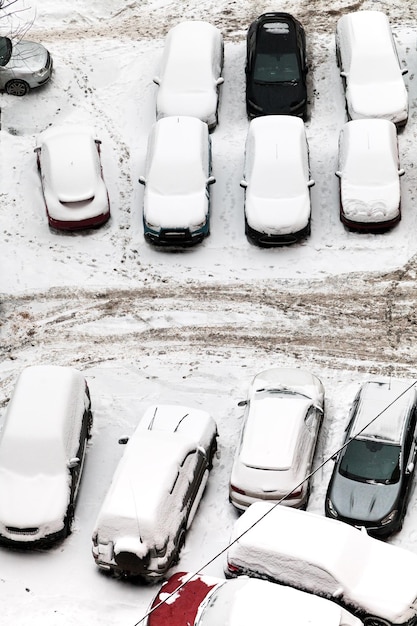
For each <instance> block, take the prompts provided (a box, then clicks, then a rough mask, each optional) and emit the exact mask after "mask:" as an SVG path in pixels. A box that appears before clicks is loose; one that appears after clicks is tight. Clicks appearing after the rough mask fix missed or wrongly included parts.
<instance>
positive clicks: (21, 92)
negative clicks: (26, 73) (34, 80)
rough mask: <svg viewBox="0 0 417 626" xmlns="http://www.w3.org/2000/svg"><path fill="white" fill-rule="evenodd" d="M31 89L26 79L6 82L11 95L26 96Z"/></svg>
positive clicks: (7, 90) (7, 91)
mask: <svg viewBox="0 0 417 626" xmlns="http://www.w3.org/2000/svg"><path fill="white" fill-rule="evenodd" d="M28 91H29V85H28V84H27V83H26V82H25V81H24V80H17V79H14V80H9V82H8V83H7V84H6V93H8V94H9V95H10V96H25V95H26V94H27V92H28Z"/></svg>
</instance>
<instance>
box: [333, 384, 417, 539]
mask: <svg viewBox="0 0 417 626" xmlns="http://www.w3.org/2000/svg"><path fill="white" fill-rule="evenodd" d="M416 404H417V391H416V388H415V387H414V386H413V385H411V384H410V383H404V382H399V381H396V382H394V381H391V382H376V381H369V382H367V383H365V384H364V385H362V387H361V388H360V390H359V393H358V394H357V396H356V398H355V400H354V402H353V405H352V408H351V414H350V421H349V424H348V427H347V429H346V436H345V443H346V442H347V445H345V447H344V448H343V449H342V450H341V452H340V453H339V454H338V455H337V457H336V464H335V466H334V469H333V474H332V477H331V479H330V483H329V487H328V490H327V495H326V505H325V509H326V515H327V516H328V517H333V518H336V519H339V520H342V521H344V522H347V523H349V524H353V525H354V526H358V527H359V526H360V527H365V528H366V530H367V531H368V533H369V534H371V535H374V536H378V537H387V536H388V535H390V534H392V533H393V532H395V531H398V530H400V528H401V526H402V523H403V518H404V515H405V513H406V507H407V500H408V496H409V492H410V486H411V482H412V476H413V474H414V470H415V460H416V451H417V447H416ZM375 418H376V419H375Z"/></svg>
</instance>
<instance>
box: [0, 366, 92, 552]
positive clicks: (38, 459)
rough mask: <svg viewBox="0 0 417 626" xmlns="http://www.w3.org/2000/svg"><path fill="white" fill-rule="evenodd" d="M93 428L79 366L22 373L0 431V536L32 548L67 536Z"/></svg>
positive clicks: (2, 538)
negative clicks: (77, 368)
mask: <svg viewBox="0 0 417 626" xmlns="http://www.w3.org/2000/svg"><path fill="white" fill-rule="evenodd" d="M91 426H92V413H91V400H90V393H89V390H88V386H87V382H86V380H85V378H84V376H83V375H82V374H81V372H79V371H78V370H76V369H74V368H72V367H63V366H58V365H33V366H29V367H26V368H25V369H24V370H23V371H22V372H21V374H20V376H19V378H18V381H17V383H16V385H15V388H14V390H13V394H12V396H11V398H10V401H9V404H8V406H7V410H6V415H5V418H4V424H3V429H2V432H1V437H0V493H1V497H0V541H1V542H2V543H5V544H8V545H12V546H16V545H19V544H20V545H21V546H27V547H31V546H35V545H38V544H40V543H46V542H52V541H53V540H56V539H58V538H62V537H65V536H66V535H68V534H69V533H70V532H71V523H72V519H73V515H74V508H75V503H76V498H77V493H78V488H79V485H80V481H81V475H82V470H83V467H84V459H85V453H86V446H87V440H88V438H89V436H90V430H91Z"/></svg>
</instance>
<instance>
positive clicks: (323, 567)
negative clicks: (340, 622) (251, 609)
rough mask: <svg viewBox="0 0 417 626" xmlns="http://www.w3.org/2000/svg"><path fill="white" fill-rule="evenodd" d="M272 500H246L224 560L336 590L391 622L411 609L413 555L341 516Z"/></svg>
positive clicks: (317, 589) (300, 584)
mask: <svg viewBox="0 0 417 626" xmlns="http://www.w3.org/2000/svg"><path fill="white" fill-rule="evenodd" d="M272 506H273V505H270V504H268V503H264V502H262V503H255V504H252V505H251V506H250V507H249V509H248V510H247V511H245V513H243V515H242V516H241V517H240V518H239V519H238V520H237V521H236V522H235V526H234V530H233V533H232V535H231V540H234V539H236V538H237V537H239V536H240V535H241V534H242V533H245V534H243V536H242V537H240V539H239V540H238V541H237V542H236V543H234V544H233V545H232V546H231V547H230V548H229V549H228V551H227V562H228V563H230V564H231V565H237V566H239V567H243V568H246V569H247V570H249V571H251V572H253V573H255V574H257V575H258V576H262V575H264V576H265V575H266V576H269V577H271V578H275V580H277V581H280V582H282V583H285V584H290V585H291V586H294V587H297V588H300V589H306V590H308V591H310V592H314V593H322V594H326V595H327V596H328V597H332V596H333V595H334V594H336V593H338V595H340V594H339V590H342V596H341V597H342V598H343V601H344V603H346V604H347V605H352V606H356V607H358V608H359V607H360V608H364V609H365V610H366V611H367V612H368V613H369V614H371V615H378V616H380V617H383V618H385V619H387V620H389V621H391V622H393V623H397V624H401V623H403V622H406V621H407V620H408V619H410V618H411V616H413V615H415V614H416V612H417V605H415V604H414V603H415V600H416V598H417V585H416V582H415V579H414V578H413V574H412V572H413V571H414V570H415V567H416V565H417V555H415V554H414V553H412V552H409V551H406V550H402V549H400V548H397V547H396V546H391V545H389V544H387V543H383V542H381V541H379V540H378V539H373V538H371V537H369V536H368V535H367V534H366V533H364V532H362V531H360V530H357V529H356V528H354V527H352V526H349V525H348V524H345V523H343V522H339V521H336V520H333V519H330V518H327V517H325V518H323V517H322V516H319V515H316V514H313V513H309V512H305V511H299V510H296V509H291V508H289V507H282V506H279V505H278V506H277V505H275V508H273V509H272V508H271V507H272ZM265 514H267V515H266V516H265V517H263V516H264V515H265ZM261 517H263V519H260V518H261ZM258 520H260V521H259V522H258ZM256 522H258V523H256ZM254 523H255V525H254V526H253V524H254ZM252 526H253V527H252ZM277 528H279V532H277ZM245 531H248V532H245ZM312 538H314V541H312ZM359 560H360V563H361V566H360V568H358V566H357V563H358V561H359ZM387 564H389V567H388V568H387Z"/></svg>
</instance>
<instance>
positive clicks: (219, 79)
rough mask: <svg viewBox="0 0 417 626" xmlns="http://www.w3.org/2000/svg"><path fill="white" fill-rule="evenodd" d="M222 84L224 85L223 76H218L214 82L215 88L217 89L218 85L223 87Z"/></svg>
mask: <svg viewBox="0 0 417 626" xmlns="http://www.w3.org/2000/svg"><path fill="white" fill-rule="evenodd" d="M223 83H224V78H223V76H219V78H218V79H217V80H216V87H219V86H220V85H223Z"/></svg>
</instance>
